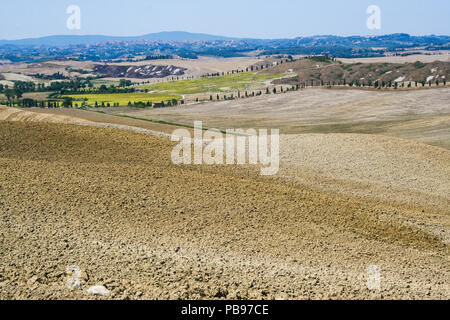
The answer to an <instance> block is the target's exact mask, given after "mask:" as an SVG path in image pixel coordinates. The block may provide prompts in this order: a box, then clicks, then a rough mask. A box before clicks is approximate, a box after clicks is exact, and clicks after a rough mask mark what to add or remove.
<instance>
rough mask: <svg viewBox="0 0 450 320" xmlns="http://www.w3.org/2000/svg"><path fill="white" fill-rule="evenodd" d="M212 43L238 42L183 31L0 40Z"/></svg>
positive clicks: (17, 42) (43, 43) (22, 42)
mask: <svg viewBox="0 0 450 320" xmlns="http://www.w3.org/2000/svg"><path fill="white" fill-rule="evenodd" d="M139 40H147V41H214V40H240V39H238V38H229V37H223V36H216V35H210V34H203V33H190V32H183V31H171V32H159V33H150V34H146V35H143V36H134V37H115V36H102V35H85V36H83V35H60V36H48V37H41V38H28V39H20V40H0V45H8V44H9V45H18V46H66V45H77V44H90V43H99V42H108V41H139Z"/></svg>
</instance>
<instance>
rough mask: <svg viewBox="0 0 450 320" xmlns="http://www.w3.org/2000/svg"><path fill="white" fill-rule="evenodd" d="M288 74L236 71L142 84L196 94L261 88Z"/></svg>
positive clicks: (151, 89)
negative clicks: (209, 76) (211, 76)
mask: <svg viewBox="0 0 450 320" xmlns="http://www.w3.org/2000/svg"><path fill="white" fill-rule="evenodd" d="M285 75H286V74H283V73H281V74H259V73H256V72H247V73H236V74H230V75H225V76H220V77H213V78H201V79H195V80H182V81H174V82H164V83H156V84H151V85H145V86H142V87H141V88H142V89H148V90H150V91H151V92H158V93H166V94H196V93H206V92H214V93H215V92H217V93H219V92H230V91H237V90H240V91H245V90H254V89H261V88H264V87H265V86H266V84H265V83H266V81H269V80H274V79H277V78H281V77H283V76H285Z"/></svg>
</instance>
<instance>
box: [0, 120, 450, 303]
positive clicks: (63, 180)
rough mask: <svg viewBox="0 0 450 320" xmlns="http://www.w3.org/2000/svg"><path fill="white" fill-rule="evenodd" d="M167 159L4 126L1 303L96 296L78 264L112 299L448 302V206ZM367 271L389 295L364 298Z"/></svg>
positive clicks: (61, 130) (113, 140) (112, 136)
mask: <svg viewBox="0 0 450 320" xmlns="http://www.w3.org/2000/svg"><path fill="white" fill-rule="evenodd" d="M349 144H350V145H351V143H350V142H347V145H349ZM380 144H381V142H380ZM421 146H422V145H420V146H418V147H417V148H418V149H420V150H419V151H417V152H416V153H420V152H422V151H423V152H426V154H427V156H428V157H429V158H430V159H432V161H440V160H439V157H443V159H444V160H445V159H448V151H447V150H444V149H439V148H436V150H434V149H433V150H431V151H430V150H427V148H428V147H421ZM171 148H172V144H171V143H170V142H169V141H168V140H166V139H162V138H157V137H151V136H147V135H143V134H139V133H133V132H126V131H119V130H114V129H105V128H91V127H80V126H73V125H62V124H48V123H41V122H30V123H23V122H4V121H0V215H1V228H0V234H1V238H0V240H1V242H0V259H1V264H0V297H1V298H30V299H38V298H83V299H84V298H86V299H87V298H92V296H89V295H88V294H86V293H85V291H84V290H78V291H77V290H76V291H69V290H68V289H67V288H66V287H65V284H66V275H65V270H66V268H67V266H69V265H78V266H79V267H80V268H81V269H82V270H83V271H84V283H83V288H84V289H86V288H87V287H88V286H90V285H96V284H102V285H105V286H106V287H107V288H108V289H109V290H111V296H109V297H110V298H115V299H120V298H129V299H140V298H149V299H166V298H170V299H176V298H182V299H201V298H229V299H235V298H251V299H260V298H265V299H273V298H291V299H299V298H312V299H321V298H335V299H343V298H401V299H408V298H436V299H448V298H449V287H448V278H449V269H448V258H449V256H448V244H446V241H445V238H444V237H442V236H440V235H439V234H436V232H437V231H441V232H443V233H444V235H445V233H446V232H448V229H449V208H448V207H445V199H447V201H448V197H447V198H445V197H444V202H441V204H442V203H443V205H444V207H443V208H442V207H441V208H439V207H433V206H431V205H427V204H424V205H422V204H420V203H419V204H417V203H415V202H414V201H407V202H398V201H394V200H395V199H394V200H391V199H390V198H385V199H377V198H374V197H370V196H368V195H367V194H366V195H364V196H363V197H359V196H358V197H357V196H356V195H352V194H349V193H342V192H337V191H339V190H320V189H317V188H315V187H314V186H307V185H305V184H304V183H302V182H301V178H302V177H303V178H304V177H305V176H302V174H303V173H302V171H301V170H300V171H297V176H298V177H299V178H300V179H299V180H297V181H294V182H292V181H291V180H289V179H286V177H283V176H282V175H280V176H279V177H275V178H262V177H260V176H258V172H259V170H258V168H254V167H215V166H213V167H209V166H201V167H194V166H181V167H178V166H175V165H173V164H172V163H171V162H170V152H171ZM405 150H406V149H405ZM386 157H389V154H387V155H386ZM436 157H437V159H435V158H436ZM291 159H294V161H296V163H297V164H300V165H302V164H303V165H304V161H302V160H301V158H299V157H298V155H292V157H291ZM394 159H395V158H394ZM388 160H389V159H388ZM320 165H321V164H320V163H318V167H317V168H313V169H314V170H316V169H318V171H320V170H321V168H320ZM445 165H446V166H445ZM294 168H295V167H294ZM355 170H356V169H355ZM417 170H421V169H420V168H417ZM426 170H427V169H425V170H424V171H421V172H427V171H426ZM428 170H431V171H433V166H431V169H428ZM439 170H448V162H447V163H445V162H444V164H443V165H442V169H439ZM318 171H317V172H318ZM282 172H283V171H282ZM291 173H292V172H291ZM307 173H308V172H307ZM432 173H433V174H436V173H438V171H433V172H432ZM360 174H361V173H360ZM344 178H345V176H344ZM359 178H364V176H363V177H359ZM418 178H419V179H421V176H420V175H418ZM377 179H379V178H376V177H375V179H373V180H375V181H376V180H377ZM432 179H437V178H436V177H435V178H433V177H432ZM445 179H446V178H445V177H442V180H441V182H440V184H439V186H436V189H435V190H432V193H433V192H434V193H436V192H438V193H439V192H442V191H445V190H441V189H442V188H445V186H446V183H448V180H445ZM399 180H402V179H399ZM436 181H438V180H436ZM369 182H370V181H369ZM384 182H386V181H384ZM388 182H389V181H388ZM394 182H395V181H394ZM447 185H448V184H447ZM418 188H419V189H420V184H419V187H418ZM423 188H426V185H425V186H423ZM439 188H441V189H439ZM416 189H417V187H416ZM436 190H438V191H436ZM439 190H440V191H439ZM419 191H420V190H419ZM424 199H426V198H424ZM441 200H442V199H441ZM424 224H425V227H424ZM370 265H378V266H379V267H380V268H381V271H382V290H381V291H369V290H368V289H367V286H366V281H367V272H366V270H367V267H368V266H370Z"/></svg>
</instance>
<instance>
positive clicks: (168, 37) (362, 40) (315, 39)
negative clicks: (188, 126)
mask: <svg viewBox="0 0 450 320" xmlns="http://www.w3.org/2000/svg"><path fill="white" fill-rule="evenodd" d="M139 40H147V41H215V40H217V41H227V40H228V41H230V40H235V41H242V40H246V41H250V42H262V43H270V42H273V41H297V42H298V43H300V42H301V43H302V44H303V45H305V44H314V45H318V44H326V45H341V46H342V45H343V46H346V45H351V46H354V45H355V44H361V45H363V46H364V45H365V46H373V45H381V46H383V45H388V46H389V45H391V44H393V43H395V44H402V45H411V46H414V45H422V44H439V45H443V44H448V42H449V41H450V37H449V36H435V35H430V36H411V35H409V34H405V33H397V34H391V35H380V36H348V37H342V36H333V35H319V36H310V37H298V38H295V39H250V38H232V37H224V36H217V35H211V34H205V33H190V32H184V31H169V32H159V33H149V34H146V35H143V36H130V37H116V36H102V35H56V36H48V37H41V38H28V39H19V40H0V46H3V45H16V46H49V47H59V46H69V45H85V44H93V43H103V42H109V41H139Z"/></svg>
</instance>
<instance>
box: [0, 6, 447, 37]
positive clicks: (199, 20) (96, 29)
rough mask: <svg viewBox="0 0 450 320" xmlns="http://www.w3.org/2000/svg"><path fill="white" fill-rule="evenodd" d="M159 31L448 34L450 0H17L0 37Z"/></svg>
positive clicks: (1, 13) (0, 21) (7, 9)
mask: <svg viewBox="0 0 450 320" xmlns="http://www.w3.org/2000/svg"><path fill="white" fill-rule="evenodd" d="M71 4H75V5H78V6H79V7H80V8H81V14H82V15H81V18H82V19H81V30H80V31H70V30H68V29H67V28H66V20H67V18H68V15H67V14H66V9H67V7H68V6H69V5H71ZM369 5H378V6H379V7H380V8H381V13H382V25H381V27H382V28H381V30H379V31H378V30H377V31H371V30H368V29H367V27H366V20H367V17H368V15H367V14H366V9H367V7H368V6H369ZM160 31H189V32H200V33H209V34H215V35H224V36H232V37H252V38H293V37H297V36H307V35H318V34H336V35H371V34H389V33H397V32H405V33H410V34H414V35H424V34H441V35H442V34H445V35H449V34H450V0H427V1H424V0H369V1H366V0H341V1H339V0H308V1H304V0H277V1H267V0H259V1H255V0H228V1H214V0H158V1H156V0H69V1H67V0H37V1H31V0H13V1H2V3H1V5H0V39H18V38H27V37H39V36H45V35H56V34H101V35H118V36H119V35H127V36H131V35H143V34H146V33H153V32H160Z"/></svg>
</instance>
